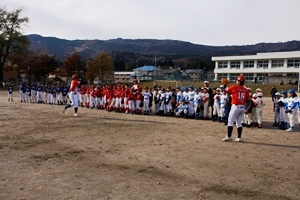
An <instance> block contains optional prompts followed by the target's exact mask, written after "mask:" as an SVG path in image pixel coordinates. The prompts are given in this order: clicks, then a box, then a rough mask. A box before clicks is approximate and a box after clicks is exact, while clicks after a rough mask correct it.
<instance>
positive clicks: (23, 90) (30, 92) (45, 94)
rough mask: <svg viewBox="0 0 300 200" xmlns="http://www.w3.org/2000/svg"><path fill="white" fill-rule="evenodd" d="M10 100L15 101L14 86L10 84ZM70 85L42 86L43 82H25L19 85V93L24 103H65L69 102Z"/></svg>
mask: <svg viewBox="0 0 300 200" xmlns="http://www.w3.org/2000/svg"><path fill="white" fill-rule="evenodd" d="M7 89H8V101H13V91H14V87H13V86H12V85H11V84H9V85H8V87H7ZM68 92H69V86H68V85H66V84H57V85H56V86H54V85H53V86H51V85H50V84H48V85H45V86H42V85H41V84H33V83H32V84H31V85H29V84H24V83H22V82H21V83H20V84H19V85H18V93H19V97H20V102H24V103H29V102H30V103H48V104H51V105H54V104H57V105H63V104H66V103H67V94H68Z"/></svg>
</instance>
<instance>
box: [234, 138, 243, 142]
mask: <svg viewBox="0 0 300 200" xmlns="http://www.w3.org/2000/svg"><path fill="white" fill-rule="evenodd" d="M234 141H236V142H241V141H242V138H235V140H234Z"/></svg>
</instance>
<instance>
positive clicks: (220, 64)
mask: <svg viewBox="0 0 300 200" xmlns="http://www.w3.org/2000/svg"><path fill="white" fill-rule="evenodd" d="M227 67H228V62H218V68H219V69H222V68H227Z"/></svg>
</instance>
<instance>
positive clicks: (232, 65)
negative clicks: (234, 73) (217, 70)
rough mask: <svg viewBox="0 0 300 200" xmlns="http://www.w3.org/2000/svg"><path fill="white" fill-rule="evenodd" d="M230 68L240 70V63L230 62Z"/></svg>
mask: <svg viewBox="0 0 300 200" xmlns="http://www.w3.org/2000/svg"><path fill="white" fill-rule="evenodd" d="M230 68H236V69H240V68H241V61H231V62H230Z"/></svg>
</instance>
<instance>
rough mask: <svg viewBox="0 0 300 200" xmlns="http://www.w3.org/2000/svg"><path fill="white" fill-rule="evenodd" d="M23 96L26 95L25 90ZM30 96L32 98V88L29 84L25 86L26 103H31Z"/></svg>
mask: <svg viewBox="0 0 300 200" xmlns="http://www.w3.org/2000/svg"><path fill="white" fill-rule="evenodd" d="M23 94H24V90H23ZM30 96H31V93H30V86H29V85H28V84H27V85H26V86H25V97H26V102H29V101H30V102H31V99H30Z"/></svg>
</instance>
